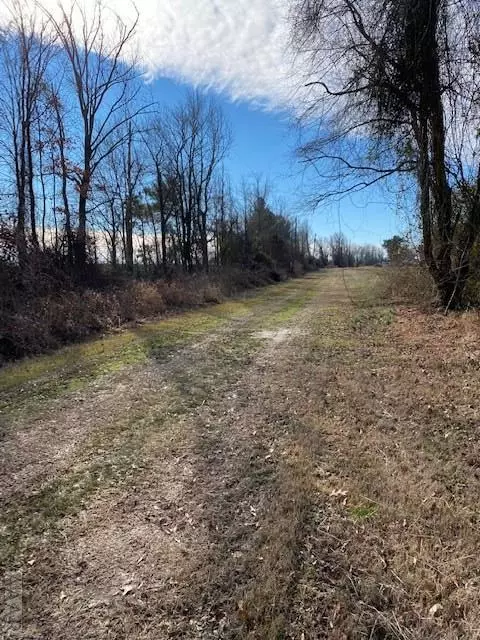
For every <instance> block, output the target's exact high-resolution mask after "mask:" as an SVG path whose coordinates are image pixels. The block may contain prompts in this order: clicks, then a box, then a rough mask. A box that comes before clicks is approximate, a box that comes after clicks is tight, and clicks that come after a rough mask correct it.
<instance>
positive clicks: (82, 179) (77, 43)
mask: <svg viewBox="0 0 480 640" xmlns="http://www.w3.org/2000/svg"><path fill="white" fill-rule="evenodd" d="M48 15H49V17H50V20H51V22H52V24H53V26H54V28H55V31H56V33H57V35H58V38H59V40H60V42H61V44H62V46H63V49H64V52H65V55H66V57H67V60H68V63H69V67H70V75H71V80H72V86H73V89H74V92H75V95H76V98H77V103H78V108H79V111H80V120H81V126H82V136H81V140H82V153H81V166H80V171H79V173H78V176H77V179H76V182H77V190H78V228H77V232H76V236H75V261H76V263H77V265H78V266H79V268H80V269H81V268H82V267H83V266H84V265H85V263H86V259H87V203H88V198H89V194H90V190H91V187H92V184H93V183H92V181H93V178H94V175H95V172H96V170H97V169H98V167H99V165H100V164H101V162H102V161H103V160H105V158H106V157H107V156H108V155H109V154H110V153H112V151H113V150H114V149H115V148H116V147H117V146H118V145H119V144H121V142H122V140H121V138H120V137H119V136H118V135H116V134H117V133H118V131H119V130H120V129H121V128H122V127H124V126H125V125H126V123H128V122H129V121H130V120H132V119H133V118H134V117H135V116H136V115H138V113H139V111H140V110H141V108H140V109H137V110H128V109H127V105H130V104H132V103H133V102H134V99H135V97H136V93H137V92H138V89H134V90H133V91H132V89H131V88H132V83H133V80H134V79H135V78H136V77H137V75H138V72H137V70H136V68H135V65H134V64H133V62H131V61H130V62H129V61H128V59H127V56H128V54H129V53H130V52H129V50H128V49H129V46H130V44H131V42H132V38H133V35H134V32H135V28H136V24H137V20H135V21H134V22H133V23H132V24H130V25H126V24H125V23H124V22H123V21H122V20H121V19H120V17H118V16H116V15H114V16H112V15H108V16H107V15H106V10H105V9H104V7H103V6H102V4H101V2H100V1H98V2H96V3H95V5H94V9H93V12H92V13H90V14H87V13H86V12H85V11H84V10H82V9H81V8H80V7H79V6H78V5H75V4H74V5H72V7H71V8H70V9H69V10H67V9H66V8H65V7H64V6H61V7H60V17H59V18H57V17H55V16H54V15H53V14H52V13H49V14H48ZM112 17H113V19H114V22H115V29H114V34H113V35H112V34H111V29H109V34H110V35H109V34H107V29H106V26H105V25H106V24H107V21H108V19H110V22H111V18H112ZM127 131H128V127H127Z"/></svg>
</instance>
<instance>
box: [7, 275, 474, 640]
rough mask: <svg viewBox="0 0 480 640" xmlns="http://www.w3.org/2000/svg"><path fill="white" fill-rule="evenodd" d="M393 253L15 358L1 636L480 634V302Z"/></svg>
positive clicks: (441, 637)
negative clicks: (449, 302) (431, 306)
mask: <svg viewBox="0 0 480 640" xmlns="http://www.w3.org/2000/svg"><path fill="white" fill-rule="evenodd" d="M379 274H380V270H378V269H377V270H376V269H358V270H347V271H341V270H328V271H325V272H323V273H319V274H316V275H312V276H309V277H306V278H304V279H301V280H295V281H291V282H288V283H283V284H280V285H276V286H273V287H268V288H266V289H263V290H261V291H259V292H256V293H254V294H252V295H248V296H244V297H243V298H241V299H236V300H233V301H229V302H226V303H224V304H220V305H216V306H212V307H209V308H202V309H200V310H196V311H192V312H190V313H186V314H183V315H179V316H174V317H170V318H167V319H164V320H162V321H159V322H157V323H146V324H144V325H141V326H139V327H137V328H135V329H130V330H127V331H123V332H119V333H118V334H115V335H112V336H108V337H105V338H104V339H98V340H95V341H92V342H89V343H87V344H83V345H75V346H72V347H69V348H66V349H64V350H62V351H59V352H58V353H56V354H53V355H48V356H44V357H41V358H37V359H32V360H29V361H25V362H20V363H18V364H15V365H12V366H9V367H7V368H5V369H3V370H2V371H1V372H0V394H1V395H0V411H1V413H0V429H1V438H2V444H1V446H2V449H1V462H2V475H1V479H0V490H1V498H0V499H1V510H2V523H1V529H0V531H1V539H0V562H1V565H2V572H3V573H2V575H3V577H2V583H3V586H2V585H0V586H2V592H1V598H0V606H3V608H4V610H3V612H2V615H1V617H0V631H1V632H2V633H3V635H2V637H5V638H31V639H34V638H35V639H40V638H42V639H47V640H50V639H52V638H55V640H67V639H68V640H72V639H75V640H76V639H82V640H84V639H95V640H100V639H107V638H112V639H116V638H122V639H123V638H128V639H129V640H130V639H135V640H137V639H138V640H143V639H149V640H150V639H151V640H153V639H155V640H162V639H163V638H182V639H184V638H185V639H190V638H192V639H193V638H199V639H213V638H222V639H225V640H227V639H233V638H237V639H250V638H252V639H253V638H258V639H271V640H277V639H281V638H292V639H297V640H302V639H303V640H308V639H312V640H315V639H321V638H332V639H338V640H340V639H341V638H345V639H346V638H352V639H356V638H366V639H369V638H370V639H376V640H380V639H385V638H400V639H412V638H418V639H420V638H421V639H430V640H431V639H434V638H435V639H438V640H445V639H451V640H453V639H456V638H480V598H479V588H480V554H479V553H478V549H479V548H480V526H479V524H480V522H479V520H480V516H479V508H478V496H479V495H480V446H479V437H478V428H479V414H480V404H479V400H480V382H479V370H480V346H479V341H478V335H479V324H480V323H479V320H478V318H477V316H475V315H474V314H464V315H452V316H449V317H444V316H442V315H425V314H422V313H421V312H419V311H416V310H412V309H405V308H396V309H394V308H392V307H390V306H388V305H385V304H382V303H381V302H379V301H378V300H376V293H375V285H376V281H377V280H378V278H379ZM2 625H3V626H2Z"/></svg>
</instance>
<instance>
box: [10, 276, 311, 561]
mask: <svg viewBox="0 0 480 640" xmlns="http://www.w3.org/2000/svg"><path fill="white" fill-rule="evenodd" d="M278 289H279V290H280V293H278V292H277V291H278ZM278 289H277V290H276V288H273V287H272V288H271V289H270V290H268V289H265V290H262V291H261V292H260V293H259V294H257V295H256V296H254V297H248V298H244V299H240V300H238V301H229V302H227V303H225V304H221V305H216V306H214V307H211V308H209V309H208V311H207V310H198V311H196V312H189V313H186V314H183V315H179V316H175V317H172V318H168V319H166V320H163V321H161V322H159V323H148V324H146V325H143V326H141V327H138V328H135V329H131V330H128V331H126V332H124V333H122V334H119V335H114V336H108V337H107V338H105V339H104V340H96V341H94V342H91V343H88V344H86V345H75V346H72V347H68V348H66V349H64V350H62V352H61V353H59V354H57V355H48V356H42V357H39V358H36V359H34V360H33V361H25V362H21V363H17V364H15V365H12V366H10V367H9V368H8V372H7V373H5V372H3V374H4V375H5V380H4V388H5V387H7V388H8V389H9V390H10V394H11V398H13V397H14V396H15V394H18V393H19V391H20V389H19V388H18V385H21V386H22V387H21V388H23V387H24V392H25V393H26V394H27V389H28V395H27V397H26V398H25V400H24V401H23V405H22V409H23V412H24V415H25V414H26V415H27V416H28V415H30V416H32V414H33V412H34V411H38V410H39V401H43V402H44V403H45V404H47V403H48V402H49V401H51V399H52V398H53V397H57V398H58V397H61V396H64V397H67V396H68V394H69V393H72V392H73V391H75V392H79V391H83V392H84V393H91V392H92V387H91V386H88V385H89V384H90V383H91V382H92V381H94V380H97V379H98V378H101V376H105V375H108V378H107V380H110V381H113V380H114V378H115V376H116V375H117V376H119V375H120V376H121V375H122V371H123V369H125V368H127V367H128V366H129V365H132V364H133V365H141V364H145V363H147V362H155V361H156V360H160V361H162V362H163V361H164V360H165V359H166V356H167V354H170V356H171V359H169V360H168V364H167V369H166V371H165V374H166V375H167V378H166V380H165V381H166V382H167V387H166V391H164V392H163V393H161V394H153V393H152V389H151V388H148V390H147V391H145V390H141V389H140V390H139V397H138V400H139V403H138V405H136V406H134V407H130V408H129V411H128V412H127V413H125V414H123V415H122V414H120V415H119V416H118V418H117V419H115V421H113V422H104V423H103V424H102V425H101V429H100V430H98V429H96V430H94V432H93V434H92V435H91V436H87V437H86V438H84V439H83V441H82V442H81V450H80V451H79V452H78V453H77V455H76V458H75V463H74V465H73V466H72V467H70V468H67V469H66V470H65V471H64V472H63V473H62V475H61V476H55V477H54V478H53V479H51V480H49V481H47V482H46V483H45V484H43V485H42V486H41V488H40V489H39V490H35V491H34V492H33V493H30V494H27V495H24V496H21V495H20V496H16V495H14V496H12V498H11V499H10V500H9V501H8V502H7V503H4V504H3V505H2V511H3V536H2V542H1V544H0V564H1V565H4V566H16V565H17V564H19V563H20V564H21V563H22V562H23V561H24V558H25V557H27V556H28V555H29V554H30V553H32V550H33V549H34V547H35V544H36V543H37V542H36V541H37V540H38V538H39V537H42V538H44V537H45V536H46V535H48V536H56V535H57V534H58V531H59V530H60V529H61V527H62V522H63V520H64V518H66V517H71V516H75V515H76V514H78V513H79V511H80V510H82V509H84V508H85V507H86V505H88V503H89V502H90V501H91V500H92V499H93V498H94V496H95V494H96V493H97V492H99V491H101V490H104V489H105V488H106V487H112V486H114V487H117V488H118V487H120V486H124V487H128V486H131V485H132V483H133V482H134V481H135V478H137V476H138V474H141V473H144V472H145V468H146V466H148V465H151V464H155V463H156V459H154V460H152V459H151V452H149V450H148V443H149V442H151V440H152V438H153V439H154V441H155V448H156V450H157V454H158V452H159V451H162V450H163V448H164V447H167V448H168V447H171V446H172V442H176V441H177V440H178V442H181V441H182V439H183V437H184V435H183V434H182V432H181V429H180V427H181V420H182V418H183V417H184V416H186V415H188V414H190V413H191V412H192V411H195V410H197V409H198V408H199V407H201V406H202V405H203V404H204V403H205V402H207V401H208V400H209V399H210V398H212V396H214V395H215V394H218V393H220V392H221V390H222V388H226V387H228V385H230V384H232V383H233V382H234V381H235V379H236V378H238V375H239V374H240V373H241V372H242V370H243V369H244V368H245V367H247V366H248V365H249V363H250V361H251V358H252V356H253V355H254V354H255V353H256V352H257V351H258V349H259V348H260V347H261V345H262V341H261V340H259V339H258V338H257V337H256V329H257V328H258V327H264V326H265V327H266V326H268V327H274V326H280V325H282V324H283V323H284V322H285V321H286V320H285V318H286V317H288V318H293V317H294V315H295V314H296V313H298V312H299V311H300V310H301V309H302V308H303V307H304V306H305V304H306V301H307V299H309V297H311V295H312V290H314V285H313V284H309V283H308V281H305V285H304V286H300V287H299V286H298V285H297V287H296V288H294V287H293V286H292V285H291V284H290V283H287V284H283V285H279V287H278ZM270 293H271V294H273V295H270ZM285 300H287V305H286V307H287V312H286V313H285V310H284V302H285ZM252 311H255V315H253V314H252ZM203 336H208V337H210V336H211V337H212V339H211V340H209V342H208V344H207V346H206V347H205V348H202V349H200V350H199V351H198V353H197V352H195V351H190V352H188V353H186V354H183V352H182V351H181V350H182V349H184V348H185V347H187V346H188V345H192V344H195V342H196V341H197V340H198V339H199V338H201V337H203ZM177 360H178V363H177ZM28 372H30V373H31V374H32V376H33V375H36V376H37V378H36V379H35V378H32V379H30V380H28V382H27V378H26V376H27V374H28ZM132 379H133V380H134V379H135V376H134V375H133V378H132ZM160 383H162V378H160V379H159V384H160ZM15 385H17V386H15ZM55 385H57V386H55ZM97 390H98V387H95V388H94V389H93V393H95V392H97ZM86 400H87V402H88V397H86ZM11 401H12V400H9V399H8V398H7V399H6V400H5V402H6V405H7V408H10V404H9V403H10V402H11ZM119 402H120V403H121V398H119ZM45 410H46V411H47V412H48V409H45ZM13 411H18V407H17V406H15V407H14V408H13ZM13 411H12V413H13ZM29 411H30V413H28V412H29ZM40 415H41V414H40ZM30 419H31V418H30ZM28 424H29V425H30V427H31V426H33V424H35V423H31V422H30V423H28ZM13 426H14V425H13V424H12V425H11V428H13ZM159 447H160V449H159ZM142 460H143V463H142V462H141V461H142ZM139 461H140V463H139ZM146 461H148V462H146ZM52 544H53V542H52Z"/></svg>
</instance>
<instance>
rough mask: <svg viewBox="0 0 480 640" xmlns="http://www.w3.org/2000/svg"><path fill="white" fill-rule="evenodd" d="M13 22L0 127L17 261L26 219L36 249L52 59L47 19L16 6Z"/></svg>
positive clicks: (7, 32)
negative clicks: (38, 150)
mask: <svg viewBox="0 0 480 640" xmlns="http://www.w3.org/2000/svg"><path fill="white" fill-rule="evenodd" d="M10 14H11V20H10V22H9V24H8V25H7V27H6V28H5V29H4V30H3V32H2V34H1V42H0V44H1V52H0V55H1V57H2V63H1V64H2V67H3V70H4V73H3V74H2V78H1V80H0V89H1V90H0V113H1V116H2V117H1V121H2V124H1V125H0V127H1V128H2V129H3V131H4V133H5V134H6V138H3V144H4V151H5V154H6V156H7V157H8V158H9V159H10V164H11V166H12V167H13V173H14V182H15V193H16V238H17V251H18V256H19V260H20V262H21V263H24V262H25V260H26V256H27V238H26V228H27V215H28V217H29V221H28V223H29V227H30V240H31V243H32V244H33V246H34V247H36V248H38V246H39V241H38V233H37V224H36V202H35V200H36V199H35V189H34V183H35V160H34V156H35V148H34V147H35V139H36V131H37V129H38V123H39V120H40V119H41V117H42V111H43V108H42V107H41V106H40V102H41V98H42V94H43V91H44V86H45V81H46V69H47V66H48V63H49V61H50V59H51V56H52V53H53V48H52V38H51V36H49V35H48V32H47V27H46V24H45V21H42V20H41V19H39V18H38V15H37V14H36V13H33V14H30V15H28V16H27V14H25V13H24V7H23V6H22V5H21V3H20V2H18V1H14V2H13V3H12V4H11V6H10Z"/></svg>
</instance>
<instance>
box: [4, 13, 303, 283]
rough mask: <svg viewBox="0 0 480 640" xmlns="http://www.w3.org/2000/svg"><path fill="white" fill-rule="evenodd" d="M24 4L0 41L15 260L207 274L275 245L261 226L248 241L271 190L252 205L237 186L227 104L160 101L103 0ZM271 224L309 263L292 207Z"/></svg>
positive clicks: (195, 96) (291, 253) (293, 255)
mask: <svg viewBox="0 0 480 640" xmlns="http://www.w3.org/2000/svg"><path fill="white" fill-rule="evenodd" d="M24 10H25V9H24V7H23V5H22V4H21V3H20V2H18V3H17V2H15V3H14V4H12V6H11V14H12V16H11V22H10V24H9V25H8V26H7V27H6V28H4V29H3V31H2V34H1V43H0V44H1V51H0V55H1V69H2V73H1V77H0V83H1V89H2V91H1V93H2V99H1V107H0V108H1V116H2V117H1V122H2V124H1V127H0V139H1V144H2V147H3V149H4V150H5V152H6V153H5V154H4V155H3V158H2V181H1V185H0V196H1V202H2V225H3V226H2V229H3V233H2V239H1V252H2V259H3V261H6V262H10V263H11V264H18V266H19V267H20V270H21V271H23V270H25V269H27V268H28V264H27V263H29V262H31V261H32V260H34V261H35V260H36V261H38V259H39V254H42V259H43V258H47V257H48V260H52V261H53V262H54V263H55V265H56V266H58V267H60V268H62V269H64V270H66V271H67V272H68V274H69V275H70V276H71V277H73V278H74V279H75V280H76V281H79V282H81V281H83V280H85V278H87V276H88V269H87V265H92V264H101V265H110V266H111V267H114V268H119V267H123V268H124V270H125V271H126V272H129V273H133V272H134V271H135V272H137V273H138V272H140V271H142V272H143V273H146V272H152V273H153V272H154V273H163V274H164V275H166V274H167V273H168V272H169V270H171V269H173V268H175V269H177V268H180V269H181V270H182V271H185V272H189V273H192V272H193V271H198V270H201V271H204V272H208V270H209V265H210V263H212V264H215V265H217V266H218V265H222V266H225V265H226V264H230V265H231V264H242V265H244V266H247V265H248V264H250V263H251V262H252V261H253V260H254V258H255V253H258V252H259V251H260V252H262V251H264V250H265V247H264V246H263V245H262V244H261V243H262V241H263V240H262V239H261V238H263V236H262V234H261V233H257V234H256V235H255V242H252V243H248V242H247V240H246V238H247V237H248V230H247V226H248V225H249V224H250V225H252V224H255V223H254V222H252V220H253V219H254V218H255V219H256V218H258V212H255V207H256V202H257V200H258V199H259V197H260V196H259V194H257V195H255V194H254V192H253V191H254V190H253V187H248V188H247V191H248V193H247V194H243V202H242V203H241V205H240V203H239V202H238V198H236V197H235V196H234V194H233V189H232V187H231V186H230V183H229V178H228V175H227V174H226V169H225V160H226V157H227V154H228V151H229V147H230V143H231V133H230V131H229V127H228V124H227V123H226V121H225V118H224V115H223V113H222V111H221V109H220V108H219V107H218V106H217V105H216V104H215V101H214V100H213V99H210V98H207V97H205V96H202V95H200V94H199V93H196V92H192V93H191V94H190V95H189V96H187V98H186V99H185V100H184V101H183V102H181V103H180V104H178V105H175V106H173V107H169V108H168V109H167V108H164V107H163V105H161V104H157V103H152V102H149V101H148V100H147V93H148V92H147V91H146V86H145V84H144V83H143V80H142V79H141V77H140V71H139V69H140V67H139V66H138V65H137V64H136V60H135V58H134V56H133V53H132V52H131V51H130V45H131V42H132V37H133V34H134V33H135V28H136V22H135V21H133V22H132V23H129V24H126V23H125V22H123V21H122V20H121V19H120V18H119V17H118V16H117V15H115V14H112V13H111V11H109V10H107V9H105V8H104V7H103V6H102V5H101V4H100V3H97V4H95V5H94V8H93V13H92V11H91V12H90V13H89V12H87V11H86V10H82V9H81V8H80V7H79V6H77V5H73V6H72V7H71V8H69V9H68V10H67V9H66V8H65V7H60V9H59V12H58V15H57V14H56V15H53V14H50V13H46V12H44V11H43V12H42V11H41V10H40V9H37V11H36V13H35V15H34V16H32V15H29V16H28V17H27V16H26V15H24V13H23V12H24ZM112 22H113V23H114V27H113V28H112ZM107 25H108V26H107ZM107 29H108V33H107ZM245 198H246V201H245ZM240 209H242V213H241V212H240ZM249 218H251V220H250V221H249ZM280 218H282V224H279V221H280ZM283 219H284V220H283ZM270 223H272V224H273V225H274V226H276V227H277V228H278V233H279V234H280V235H279V236H278V242H280V243H283V245H284V246H282V250H281V262H282V265H281V266H283V267H288V268H290V267H291V266H292V265H293V262H294V261H295V260H299V261H300V262H303V261H305V260H307V259H308V256H309V253H310V248H309V243H308V242H304V243H303V246H302V247H300V240H299V237H300V234H297V239H295V238H294V234H293V224H292V223H291V222H290V221H289V220H287V216H286V215H280V216H279V218H278V220H277V218H276V217H275V215H274V216H273V217H271V218H268V216H267V217H265V216H264V218H263V221H262V225H264V226H265V225H269V224H270ZM280 227H282V228H281V230H280ZM265 231H266V229H263V232H265ZM12 233H13V234H14V236H15V241H14V246H12V245H11V237H10V236H11V234H12ZM280 236H281V237H280ZM259 243H260V244H259ZM235 245H237V246H236V248H235V249H234V246H235ZM240 245H242V246H241V247H240ZM287 245H288V246H287ZM302 252H303V253H302ZM278 255H280V253H279V252H277V256H274V255H270V256H269V257H270V258H272V259H273V260H275V259H276V257H278ZM90 272H91V269H90Z"/></svg>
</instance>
